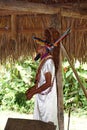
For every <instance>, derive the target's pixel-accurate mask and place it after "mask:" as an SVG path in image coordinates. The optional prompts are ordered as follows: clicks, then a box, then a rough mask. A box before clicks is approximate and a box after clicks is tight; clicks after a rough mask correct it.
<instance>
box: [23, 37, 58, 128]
mask: <svg viewBox="0 0 87 130" xmlns="http://www.w3.org/2000/svg"><path fill="white" fill-rule="evenodd" d="M36 42H37V47H36V52H37V53H39V54H40V65H39V67H38V70H37V74H36V82H35V85H34V86H33V87H32V88H30V89H28V90H27V92H26V95H27V99H29V100H30V99H31V98H32V96H33V95H35V96H36V98H35V108H34V119H36V120H41V121H44V122H53V123H54V125H56V126H57V130H58V120H57V93H56V78H55V65H54V61H53V57H52V55H51V54H50V51H48V49H47V47H46V45H45V44H44V43H43V42H41V41H40V42H39V40H38V41H36Z"/></svg>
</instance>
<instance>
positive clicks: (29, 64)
mask: <svg viewBox="0 0 87 130" xmlns="http://www.w3.org/2000/svg"><path fill="white" fill-rule="evenodd" d="M36 69H37V63H35V62H34V61H33V60H32V59H31V58H27V59H21V60H20V59H19V61H18V62H17V63H10V62H7V63H6V64H5V65H0V106H1V107H0V109H9V110H14V111H20V112H25V113H31V112H32V111H33V106H34V99H31V100H30V101H27V100H26V96H25V92H26V90H27V89H28V88H30V87H32V86H33V85H34V77H35V74H36Z"/></svg>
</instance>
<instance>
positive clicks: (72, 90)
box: [63, 61, 87, 110]
mask: <svg viewBox="0 0 87 130" xmlns="http://www.w3.org/2000/svg"><path fill="white" fill-rule="evenodd" d="M74 67H75V69H76V71H77V73H78V75H79V78H80V80H81V82H82V83H83V85H84V87H85V88H86V89H87V64H80V63H79V62H78V61H77V62H76V63H75V65H74ZM63 94H64V108H65V110H68V109H69V108H82V109H84V110H86V109H87V99H86V97H85V96H84V93H83V91H82V89H81V87H80V84H79V83H78V81H77V79H76V77H75V75H74V72H73V71H72V69H71V67H70V65H69V63H68V61H64V63H63Z"/></svg>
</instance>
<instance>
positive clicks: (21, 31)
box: [0, 0, 87, 62]
mask: <svg viewBox="0 0 87 130" xmlns="http://www.w3.org/2000/svg"><path fill="white" fill-rule="evenodd" d="M69 26H70V27H71V33H70V35H69V36H68V37H67V38H66V39H64V40H63V45H64V46H65V48H66V50H67V51H68V53H69V55H70V57H73V58H75V59H79V60H80V61H83V62H85V61H86V62H87V2H86V0H77V1H76V0H0V59H6V58H7V57H8V56H12V57H13V58H16V59H17V58H18V57H19V56H21V55H24V56H27V55H30V54H33V52H34V44H33V40H32V36H33V35H35V36H38V37H43V32H44V29H46V28H48V27H54V28H56V29H57V30H58V31H59V32H60V34H62V33H63V32H64V31H65V30H66V29H67V28H68V27H69Z"/></svg>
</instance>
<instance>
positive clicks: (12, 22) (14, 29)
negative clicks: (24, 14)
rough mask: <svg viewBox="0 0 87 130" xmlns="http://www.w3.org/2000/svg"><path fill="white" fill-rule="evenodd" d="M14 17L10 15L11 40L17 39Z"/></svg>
mask: <svg viewBox="0 0 87 130" xmlns="http://www.w3.org/2000/svg"><path fill="white" fill-rule="evenodd" d="M16 22H17V21H16V15H11V37H12V39H13V40H16V38H17V23H16Z"/></svg>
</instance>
